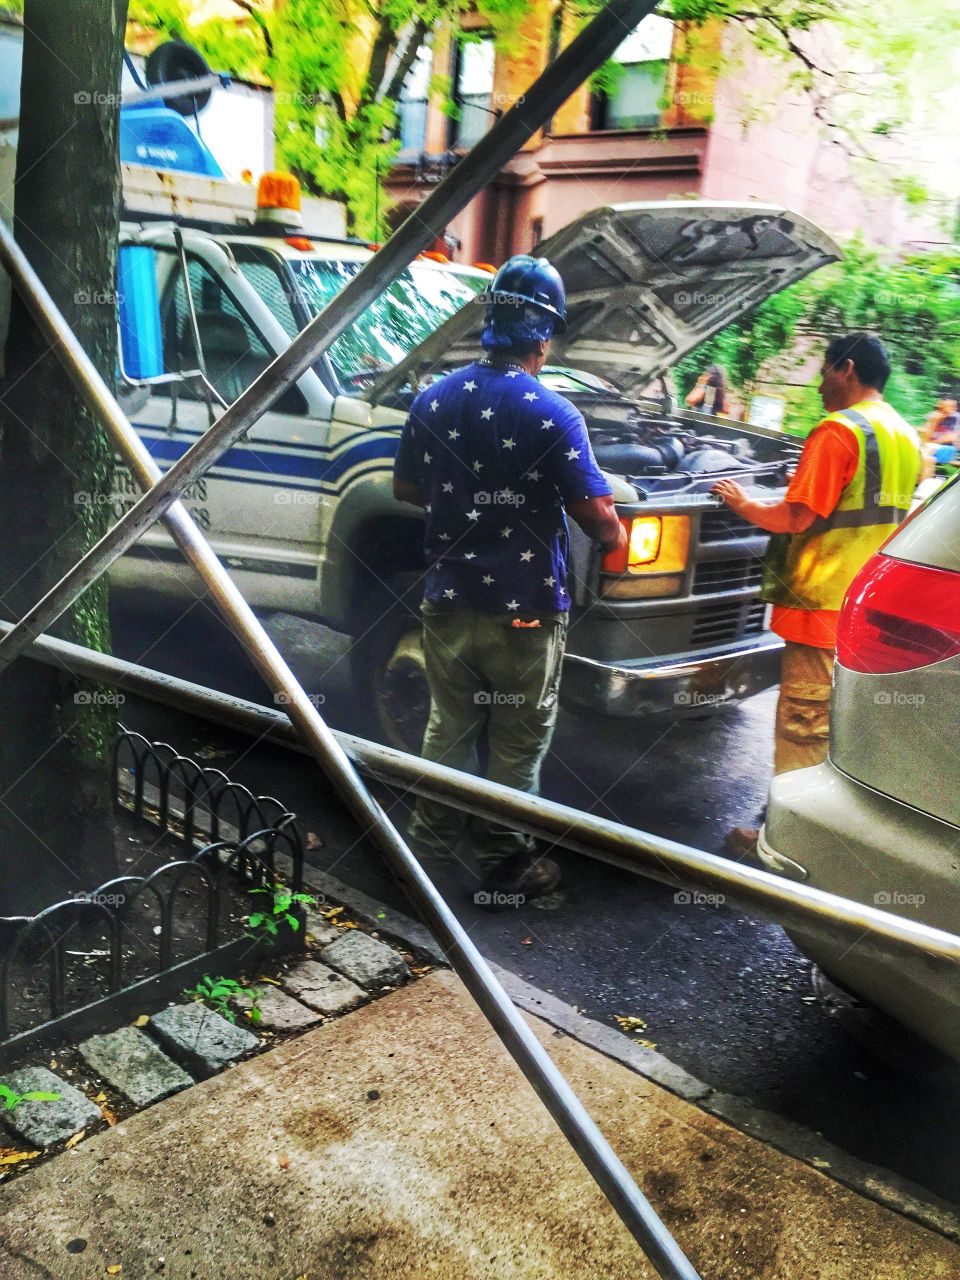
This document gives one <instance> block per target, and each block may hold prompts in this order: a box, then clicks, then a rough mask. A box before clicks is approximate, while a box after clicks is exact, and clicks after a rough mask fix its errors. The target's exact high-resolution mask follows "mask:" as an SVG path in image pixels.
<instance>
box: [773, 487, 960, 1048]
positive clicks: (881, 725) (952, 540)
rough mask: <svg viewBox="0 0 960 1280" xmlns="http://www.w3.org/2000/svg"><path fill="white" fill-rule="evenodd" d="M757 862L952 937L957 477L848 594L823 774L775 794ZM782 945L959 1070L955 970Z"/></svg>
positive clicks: (959, 900)
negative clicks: (795, 949) (950, 1060)
mask: <svg viewBox="0 0 960 1280" xmlns="http://www.w3.org/2000/svg"><path fill="white" fill-rule="evenodd" d="M759 853H760V857H761V860H762V861H763V863H764V865H765V866H766V867H767V868H768V869H769V870H771V871H776V872H778V873H779V874H781V875H783V876H787V877H790V878H792V879H795V880H801V881H805V882H806V883H808V884H810V885H813V886H815V887H816V888H819V889H827V890H830V891H831V892H833V893H839V894H842V895H844V896H845V897H848V898H853V899H855V900H857V901H859V902H863V903H866V904H868V905H870V906H879V907H882V908H883V909H885V910H888V911H892V912H895V913H896V914H898V915H901V916H906V917H909V918H911V919H914V920H918V921H922V922H924V923H926V924H930V925H935V926H937V927H939V928H942V929H946V930H949V931H950V932H953V933H958V932H960V476H958V477H956V478H955V479H954V480H953V481H951V482H950V483H948V484H947V485H945V486H944V487H943V488H942V489H940V490H939V491H938V492H937V493H936V494H934V495H933V496H932V497H931V498H929V499H928V500H927V501H926V502H925V503H924V505H923V506H922V507H920V508H919V509H918V510H917V511H916V513H915V514H914V515H913V517H912V518H910V519H909V520H908V521H907V522H906V523H905V524H904V525H903V526H902V527H901V528H900V529H899V530H898V531H897V533H895V534H894V536H893V537H892V538H891V539H890V541H889V542H888V543H887V544H886V545H885V546H884V548H883V550H882V551H881V552H880V553H878V554H877V555H876V556H874V557H873V559H872V560H871V561H870V562H869V563H868V564H867V565H866V566H865V568H864V569H863V571H862V572H861V574H860V575H859V577H858V578H857V579H856V580H855V581H854V583H853V585H852V586H851V588H850V591H849V592H848V594H847V598H846V601H845V602H844V608H843V612H842V614H841V620H840V628H839V633H838V640H837V663H836V667H835V671H834V691H833V706H832V711H831V722H830V755H829V759H828V760H827V761H826V763H824V764H822V765H817V766H816V767H815V768H812V769H799V770H797V771H796V772H793V773H787V774H784V775H782V776H781V777H779V778H776V779H774V782H773V786H772V789H771V792H770V802H769V806H768V810H767V820H766V825H765V826H764V828H763V830H762V832H761V837H760V843H759ZM791 936H792V937H793V938H794V941H795V942H796V943H797V945H798V946H799V947H800V949H801V950H802V951H804V952H805V953H806V954H807V955H808V956H810V957H811V958H812V959H813V960H814V961H815V962H816V963H817V964H818V965H819V966H820V968H821V969H822V970H823V971H824V973H826V974H827V975H828V976H829V977H830V978H832V979H833V980H834V981H835V982H837V983H839V984H841V985H842V986H843V987H845V988H847V989H848V990H850V991H852V992H855V993H856V994H857V995H858V996H861V997H863V998H864V999H866V1000H867V1001H869V1002H870V1003H871V1004H872V1005H874V1006H877V1007H879V1008H880V1009H882V1010H884V1011H886V1012H887V1013H889V1014H891V1015H892V1016H893V1017H894V1018H896V1019H897V1021H898V1022H900V1023H902V1024H904V1025H905V1026H908V1027H910V1028H912V1029H913V1030H915V1031H916V1032H918V1033H919V1034H920V1035H921V1036H923V1037H924V1038H925V1039H926V1040H928V1041H929V1042H930V1043H932V1044H934V1045H936V1046H938V1047H939V1048H940V1049H943V1050H945V1051H946V1052H947V1053H949V1054H950V1055H951V1056H952V1057H954V1058H957V1059H960V1017H958V1013H960V972H958V970H957V969H956V968H955V967H954V968H947V967H946V966H945V965H939V964H934V963H933V962H932V961H930V962H925V961H924V960H922V959H920V958H917V959H910V960H905V959H904V958H903V957H902V956H899V955H898V956H897V957H895V958H894V957H893V956H892V955H891V957H890V958H889V960H886V959H879V960H878V959H877V958H876V954H875V952H874V953H872V954H871V955H869V956H868V955H867V954H865V952H864V950H863V949H862V948H858V947H856V946H852V947H851V946H850V945H849V942H848V941H847V940H844V939H839V938H831V937H829V935H824V934H820V933H818V934H813V933H806V932H804V933H800V932H796V933H793V934H792V935H791Z"/></svg>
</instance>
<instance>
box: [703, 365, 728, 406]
mask: <svg viewBox="0 0 960 1280" xmlns="http://www.w3.org/2000/svg"><path fill="white" fill-rule="evenodd" d="M707 386H708V387H713V388H714V390H715V391H716V393H717V394H716V395H715V396H714V397H713V412H714V413H726V411H727V375H726V372H725V371H724V369H723V366H722V365H719V364H712V365H710V367H709V369H707Z"/></svg>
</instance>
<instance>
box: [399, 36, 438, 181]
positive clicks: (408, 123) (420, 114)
mask: <svg viewBox="0 0 960 1280" xmlns="http://www.w3.org/2000/svg"><path fill="white" fill-rule="evenodd" d="M432 69H433V50H432V49H431V48H430V46H429V45H428V44H422V45H421V46H420V48H419V49H418V50H417V56H416V58H415V59H414V63H413V66H412V67H411V68H410V70H409V72H408V73H407V78H406V80H404V82H403V88H402V90H401V91H400V100H399V102H398V103H397V135H398V136H399V138H400V155H401V156H411V155H420V154H421V152H422V151H423V150H424V147H425V146H426V141H427V107H428V105H429V96H430V73H431V71H432Z"/></svg>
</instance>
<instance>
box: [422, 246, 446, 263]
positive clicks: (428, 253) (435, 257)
mask: <svg viewBox="0 0 960 1280" xmlns="http://www.w3.org/2000/svg"><path fill="white" fill-rule="evenodd" d="M417 257H418V258H429V259H430V261H431V262H449V261H450V259H449V258H448V257H447V255H446V254H445V253H435V252H434V251H432V250H429V249H424V251H423V253H418V254H417Z"/></svg>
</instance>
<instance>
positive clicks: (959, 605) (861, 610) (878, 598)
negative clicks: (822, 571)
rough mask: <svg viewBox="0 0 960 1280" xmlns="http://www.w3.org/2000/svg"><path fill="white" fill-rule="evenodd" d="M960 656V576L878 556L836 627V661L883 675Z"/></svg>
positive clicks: (862, 573)
mask: <svg viewBox="0 0 960 1280" xmlns="http://www.w3.org/2000/svg"><path fill="white" fill-rule="evenodd" d="M958 654H960V574H958V573H955V572H953V571H952V570H950V569H934V568H931V567H930V566H929V565H924V564H910V563H908V562H907V561H906V560H895V559H894V558H893V557H892V556H885V555H882V554H879V555H875V556H874V557H873V559H872V560H868V561H867V563H866V565H865V566H864V567H863V568H862V569H861V570H860V573H859V574H858V575H857V577H856V578H854V580H853V582H852V584H851V586H850V590H849V591H848V592H847V598H846V600H845V601H844V602H843V609H842V610H841V613H840V623H839V626H838V628H837V658H838V659H839V661H840V662H841V664H842V665H843V666H845V667H847V668H849V669H850V670H851V671H864V672H872V673H874V674H877V675H879V674H883V673H886V672H891V671H910V670H913V669H914V668H916V667H926V666H929V665H930V664H931V663H933V662H942V661H943V659H944V658H953V657H956V656H957V655H958Z"/></svg>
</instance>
